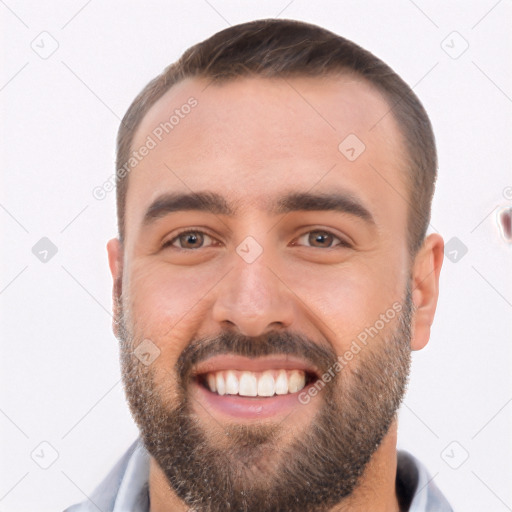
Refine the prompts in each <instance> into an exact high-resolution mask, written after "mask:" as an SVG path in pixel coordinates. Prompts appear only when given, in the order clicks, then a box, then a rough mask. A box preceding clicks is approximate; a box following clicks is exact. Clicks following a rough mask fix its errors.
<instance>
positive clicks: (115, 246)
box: [107, 238, 123, 337]
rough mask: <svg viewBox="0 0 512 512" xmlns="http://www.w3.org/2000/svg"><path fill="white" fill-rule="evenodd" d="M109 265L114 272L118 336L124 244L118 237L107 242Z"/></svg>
mask: <svg viewBox="0 0 512 512" xmlns="http://www.w3.org/2000/svg"><path fill="white" fill-rule="evenodd" d="M107 253H108V266H109V267H110V273H111V274H112V281H113V283H112V310H113V312H114V317H113V318H112V331H113V332H114V335H115V336H116V337H117V335H118V325H119V320H120V318H121V311H120V307H119V304H120V301H121V292H122V283H123V245H122V243H121V242H120V241H119V239H118V238H112V240H109V241H108V243H107Z"/></svg>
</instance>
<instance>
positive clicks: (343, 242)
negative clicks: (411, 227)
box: [162, 228, 352, 251]
mask: <svg viewBox="0 0 512 512" xmlns="http://www.w3.org/2000/svg"><path fill="white" fill-rule="evenodd" d="M314 232H319V233H322V234H327V235H332V236H333V237H334V238H336V239H337V240H339V242H340V243H339V244H338V245H334V246H332V247H325V248H323V247H311V249H326V250H327V249H335V248H337V247H343V248H351V247H352V245H351V244H350V243H349V242H348V241H346V240H344V239H342V238H340V237H339V236H336V235H335V234H334V233H331V232H330V231H329V230H326V229H311V230H309V231H306V232H305V233H303V234H302V235H299V236H298V237H297V239H300V238H302V237H303V236H305V235H308V234H310V233H314ZM188 233H194V234H197V233H200V234H202V235H206V236H208V237H210V238H212V239H215V237H214V236H212V235H210V234H208V233H207V232H205V231H202V230H200V229H190V228H188V229H184V230H183V231H180V232H179V233H177V234H176V235H175V236H174V237H173V238H172V239H171V240H168V241H167V242H164V243H163V245H162V249H166V248H168V247H172V244H173V243H174V242H175V241H176V240H178V239H179V237H180V236H182V235H185V234H188ZM293 245H295V244H293ZM306 247H308V246H306ZM173 248H174V249H177V250H179V251H197V250H198V249H202V248H203V247H199V248H198V249H185V248H183V247H173Z"/></svg>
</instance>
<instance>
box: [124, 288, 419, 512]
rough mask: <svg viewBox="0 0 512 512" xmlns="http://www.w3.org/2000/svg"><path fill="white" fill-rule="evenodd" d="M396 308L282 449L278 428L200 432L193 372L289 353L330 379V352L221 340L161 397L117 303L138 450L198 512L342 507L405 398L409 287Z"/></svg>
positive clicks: (271, 339)
mask: <svg viewBox="0 0 512 512" xmlns="http://www.w3.org/2000/svg"><path fill="white" fill-rule="evenodd" d="M402 306H403V307H402V310H401V311H400V312H399V313H398V314H397V318H396V323H395V325H394V326H393V327H390V326H388V328H387V331H388V332H386V334H383V333H380V334H379V335H378V336H376V337H375V338H372V339H371V340H369V341H368V343H367V345H365V346H362V347H361V350H360V352H359V353H358V354H356V355H355V356H354V360H353V361H352V362H351V363H350V364H349V365H347V366H346V367H343V368H342V369H341V371H339V372H338V373H337V374H336V375H335V377H334V378H333V379H332V380H331V381H330V382H329V383H327V384H326V385H325V387H323V389H322V390H321V392H320V393H319V394H318V395H317V396H316V397H315V398H314V399H315V400H322V403H321V405H320V407H319V409H318V412H317V413H316V415H315V416H314V418H312V419H311V422H310V424H309V426H308V427H307V428H306V429H304V430H303V431H301V433H300V435H298V436H297V437H296V438H294V440H293V441H291V442H287V443H280V436H281V435H282V434H283V432H284V429H285V428H286V427H285V426H284V425H282V424H279V423H274V424H272V423H270V424H269V423H266V424H260V425H254V424H251V425H247V424H242V423H240V424H235V425H232V426H230V427H225V428H224V433H223V434H221V437H219V434H218V433H217V434H215V435H213V434H212V433H211V432H210V431H208V430H207V429H205V428H204V425H202V423H201V421H200V420H199V418H198V416H197V414H196V413H195V411H194V407H193V405H194V403H193V400H192V399H191V397H190V393H189V385H190V379H189V377H190V373H191V371H192V369H193V367H194V365H196V364H197V363H198V362H200V361H202V360H204V359H207V358H208V357H210V356H213V355H218V354H224V353H230V354H237V355H241V356H246V357H259V356H267V355H271V354H291V355H294V356H297V357H300V358H302V359H304V360H306V361H309V362H311V363H312V364H313V365H314V366H315V367H317V368H321V369H324V370H327V369H328V368H332V367H333V365H334V364H335V362H336V361H337V355H336V353H335V352H334V351H333V350H332V348H331V347H330V346H328V345H321V344H319V343H317V342H313V341H312V340H310V339H308V338H307V337H304V336H302V335H301V334H300V333H291V332H281V331H272V332H270V333H268V334H265V335H263V336H259V337H257V338H251V337H247V336H242V335H240V334H237V333H236V332H234V331H223V332H222V333H220V334H219V335H218V336H215V337H211V338H205V339H199V340H193V341H192V342H191V343H190V344H189V345H188V346H187V348H186V349H185V350H184V351H183V352H182V353H181V355H180V357H179V359H178V361H177V363H176V365H175V368H174V374H173V375H172V376H173V377H174V378H170V379H169V382H171V381H173V382H174V383H175V385H174V387H175V388H176V389H171V387H172V386H170V387H169V388H165V389H162V387H161V385H160V386H157V385H156V383H155V371H156V370H157V368H158V360H157V361H156V362H155V363H153V364H152V365H149V366H145V365H144V364H141V362H140V361H139V360H138V359H137V358H136V357H135V355H134V353H133V350H134V348H136V347H137V345H138V343H140V342H141V341H142V339H143V337H142V336H139V337H136V336H134V334H133V332H132V331H131V330H130V328H129V326H128V325H127V324H128V319H127V318H126V316H125V314H124V313H125V312H124V311H123V307H122V298H120V299H119V303H118V310H119V311H120V312H121V314H120V319H119V331H118V337H119V340H120V342H121V343H120V345H121V347H120V348H121V350H120V360H121V367H122V375H123V382H124V388H125V393H126V397H127V401H128V404H129V406H130V410H131V412H132V415H133V417H134V420H135V422H136V423H137V425H138V427H139V430H140V435H141V439H142V441H143V443H144V446H145V448H146V449H147V451H148V452H149V453H150V454H151V456H152V457H153V458H154V460H155V461H156V462H157V464H158V465H159V467H160V468H161V469H162V471H163V472H164V474H165V476H166V478H167V480H168V483H169V485H170V487H171V488H172V489H173V490H174V492H175V493H176V495H177V496H178V497H179V498H180V499H181V500H182V501H183V502H184V503H185V504H186V505H187V506H188V507H190V508H191V509H192V510H194V511H196V512H227V511H230V512H231V511H232V512H283V511H287V512H293V511H297V512H299V511H300V512H325V511H328V510H329V509H331V508H332V507H333V506H335V505H337V504H340V503H342V501H343V500H344V499H345V498H347V497H348V496H350V495H351V494H352V493H353V491H354V489H356V487H357V485H358V482H359V480H360V477H361V475H362V474H363V472H364V470H365V468H366V466H367V464H368V462H369V460H370V459H371V457H372V455H373V454H374V453H375V451H376V450H377V449H378V447H379V445H380V443H381V441H382V439H383V438H384V436H385V435H386V433H387V432H388V430H389V427H390V425H391V423H392V421H393V419H394V417H395V415H396V412H397V410H398V408H399V406H400V403H401V401H402V399H403V396H404V394H405V391H406V386H407V381H408V376H409V370H410V362H411V355H410V354H411V349H410V338H411V315H412V310H413V303H412V295H411V291H410V287H409V286H408V287H407V291H406V296H405V300H404V302H403V304H402ZM171 373H172V372H171ZM164 381H165V379H164ZM166 398H167V401H166ZM171 403H172V404H174V405H171ZM298 407H300V405H298ZM291 414H292V415H293V412H292V413H291ZM290 419H291V420H292V421H291V422H292V423H293V417H291V418H290ZM288 424H290V423H288Z"/></svg>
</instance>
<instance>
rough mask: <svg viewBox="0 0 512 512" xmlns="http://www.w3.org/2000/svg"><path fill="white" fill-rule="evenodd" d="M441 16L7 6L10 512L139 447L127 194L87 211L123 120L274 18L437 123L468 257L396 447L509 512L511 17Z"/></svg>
mask: <svg viewBox="0 0 512 512" xmlns="http://www.w3.org/2000/svg"><path fill="white" fill-rule="evenodd" d="M446 4H447V3H446V2H442V1H435V2H434V1H424V0H416V2H415V3H413V2H412V1H410V0H396V1H393V2H378V1H350V2H349V1H338V2H334V1H331V2H328V1H316V2H306V1H304V0H294V1H291V2H290V0H283V1H276V0H274V1H272V2H271V1H260V2H251V3H249V2H236V1H234V0H233V1H221V0H208V1H206V0H188V1H186V2H172V3H171V2H168V1H154V2H126V1H121V0H118V1H98V0H92V1H89V2H87V1H86V0H76V1H67V2H64V1H50V0H48V1H46V2H27V1H25V2H23V1H21V0H5V2H4V1H2V2H0V15H1V17H2V29H1V34H2V35H1V36H0V37H2V39H3V41H2V48H3V49H4V52H3V53H4V55H3V63H2V68H1V78H0V105H1V117H0V119H1V123H0V124H1V130H2V133H1V141H2V150H1V151H2V153H1V155H0V161H1V164H2V170H3V173H2V187H1V191H0V205H1V208H0V223H1V226H2V234H3V237H4V238H3V242H2V268H1V274H0V301H1V308H2V309H1V311H2V317H1V322H2V338H1V342H2V357H1V361H0V372H1V373H0V385H1V388H0V432H1V439H2V445H1V453H0V465H1V471H0V512H5V511H9V512H28V511H31V512H32V511H34V510H38V511H39V512H45V511H48V512H49V511H59V510H62V509H64V508H65V507H66V506H68V505H70V504H71V503H74V502H76V501H81V500H83V499H84V498H85V495H86V494H89V493H90V492H91V491H92V489H93V488H94V487H95V486H96V484H97V483H99V481H100V480H101V479H102V478H103V477H104V475H105V474H106V472H107V471H108V470H109V469H110V468H111V467H112V465H113V464H114V462H115V461H116V460H117V459H118V457H119V456H121V454H122V453H123V452H124V451H125V449H126V448H127V447H128V445H129V444H130V443H131V442H132V441H133V440H134V439H135V437H136V436H137V429H136V427H135V426H134V423H133V421H132V419H131V417H130V414H129V411H128V408H127V405H126V403H125V400H124V395H123V391H122V385H121V383H120V373H119V369H118V352H117V342H116V339H115V338H114V336H113V334H112V332H111V316H110V297H111V278H110V274H109V272H108V267H107V253H106V250H105V244H106V242H107V240H108V239H109V238H111V237H113V236H115V234H116V225H115V194H114V192H111V193H110V194H109V195H108V196H107V197H106V198H105V199H104V200H103V201H98V200H96V199H94V198H93V196H92V189H93V188H94V187H95V186H97V185H101V184H102V183H103V181H104V180H106V179H107V178H108V177H109V176H110V175H111V174H112V173H113V172H114V143H115V135H116V132H117V128H118V125H119V120H120V118H121V117H122V115H123V114H124V112H125V111H126V109H127V107H128V105H129V103H130V102H131V101H132V99H133V98H134V96H135V95H136V94H137V93H138V92H139V91H140V89H141V88H142V87H143V86H144V85H145V84H146V83H147V82H148V81H149V80H150V79H151V78H153V77H154V76H155V75H157V74H158V73H159V72H160V71H161V70H162V69H163V68H164V67H165V66H166V65H167V64H169V63H171V62H173V61H174V60H176V59H177V58H178V57H179V56H180V55H181V53H182V52H183V51H184V50H185V49H186V48H188V47H189V46H190V45H192V44H194V43H196V42H198V41H200V40H203V39H205V38H207V37H209V36H210V35H212V34H213V33H215V32H217V31H219V30H221V29H223V28H226V27H227V26H228V25H229V24H231V25H234V24H236V23H240V22H244V21H248V20H252V19H258V18H268V17H276V16H278V17H281V18H295V19H299V20H305V21H309V22H312V23H316V24H319V25H321V26H324V27H325V28H328V29H330V30H332V31H334V32H337V33H338V34H340V35H343V36H345V37H347V38H349V39H352V40H353V41H355V42H357V43H359V44H360V45H362V46H363V47H365V48H367V49H369V50H370V51H372V52H374V53H375V54H376V55H377V56H379V57H380V58H382V59H383V60H384V61H386V62H387V63H388V64H390V65H391V66H392V67H393V68H394V69H395V70H396V71H397V72H398V73H399V74H400V75H401V76H402V77H403V78H404V79H405V80H406V81H407V82H408V83H409V84H410V85H411V86H414V90H415V92H416V93H417V94H418V96H419V97H420V99H421V100H422V102H423V103H424V105H425V107H426V109H427V111H428V113H429V115H430V117H431V119H432V123H433V125H434V129H435V133H436V137H437V141H438V149H439V159H440V170H439V180H438V185H437V192H436V196H435V201H434V206H433V217H432V226H434V228H435V229H436V230H437V231H439V232H440V233H441V234H442V235H443V236H444V238H445V241H448V240H450V239H451V238H452V237H457V238H458V239H459V240H460V241H461V242H462V243H464V245H465V246H466V247H467V249H468V252H467V254H465V255H464V256H463V257H461V258H460V259H459V260H458V261H457V262H455V263H453V262H451V261H450V260H449V259H445V264H444V268H443V271H442V276H441V296H440V301H439V306H438V313H437V317H436V321H435V324H434V329H433V333H432V337H431V341H430V344H429V345H428V346H427V348H426V349H424V350H422V351H421V352H418V353H415V354H414V363H413V371H412V378H411V383H410V388H409V392H408V395H407V397H406V401H405V404H404V406H403V407H402V410H401V423H400V432H399V446H400V447H402V448H405V449H407V450H409V451H410V452H412V453H413V454H415V455H416V456H417V457H418V458H419V459H420V460H422V461H423V462H424V463H425V464H426V466H427V467H428V469H429V471H430V473H431V475H432V476H433V477H434V478H435V482H436V483H437V484H438V485H439V487H440V488H441V489H442V491H443V492H444V494H445V495H446V496H447V497H448V499H449V500H450V502H451V503H452V505H453V506H454V508H455V510H461V511H466V512H467V511H482V510H486V511H493V512H505V511H506V510H512V486H511V485H510V483H511V482H512V446H511V444H512V441H511V437H512V436H511V432H512V417H511V416H512V402H511V400H512V386H511V381H512V377H511V374H512V372H511V359H512V358H511V343H510V342H511V331H512V329H511V318H512V314H511V313H512V286H511V280H510V257H511V251H512V247H511V245H510V244H507V243H506V242H505V241H504V240H503V239H502V238H501V236H500V233H499V230H498V227H497V221H496V218H497V215H496V214H497V211H498V208H502V207H505V206H507V205H508V206H512V197H511V189H510V187H511V186H512V173H511V161H512V159H511V144H510V133H511V124H512V123H511V119H512V116H511V113H512V99H511V98H512V72H511V66H510V62H511V60H510V58H511V53H512V52H511V46H512V45H511V36H510V34H511V27H510V19H511V15H512V7H511V3H510V2H509V1H507V0H504V1H496V0H482V1H478V2H476V1H472V2H468V1H459V2H451V3H450V4H449V5H446ZM43 31H47V32H48V33H49V34H51V37H53V38H54V39H55V40H56V41H57V42H58V45H59V47H58V49H57V50H56V51H55V53H53V54H52V55H51V56H49V57H48V58H47V59H43V58H41V57H40V56H39V55H38V54H37V53H36V52H35V51H34V50H33V49H32V47H31V43H32V46H36V45H39V51H40V52H42V51H43V49H42V48H41V47H42V46H44V48H45V51H48V49H51V45H52V44H56V43H52V41H51V39H50V36H48V35H43V36H39V34H40V33H41V32H43ZM453 31H457V32H458V33H459V34H460V36H461V37H462V38H464V40H466V41H467V43H468V44H469V48H468V49H467V51H465V52H464V53H463V54H462V55H460V57H459V58H456V59H455V58H452V57H453V55H454V54H455V53H457V51H460V50H461V49H463V46H462V45H463V44H465V43H464V41H463V40H462V39H461V38H460V37H459V36H457V35H453V34H452V32H453ZM450 34H451V35H450ZM43 37H44V38H46V39H44V40H43V42H41V40H42V39H41V38H43ZM447 37H448V39H446V38H447ZM33 41H34V42H33ZM443 41H445V43H442V42H443ZM443 45H444V48H443ZM36 47H37V46H36ZM449 47H452V48H451V49H450V48H449ZM445 50H446V51H445ZM447 51H448V52H452V56H450V55H449V54H448V53H447ZM507 187H509V188H507ZM42 237H48V238H49V239H50V240H51V241H52V242H53V243H54V244H55V245H56V246H57V248H58V252H57V254H56V255H55V256H54V257H53V258H51V260H50V261H48V262H47V263H42V262H41V261H39V260H38V259H37V258H36V257H35V256H34V254H33V253H32V247H33V246H34V245H35V244H36V242H38V240H40V239H41V238H42ZM43 441H46V442H47V443H50V445H51V446H52V447H53V449H55V450H56V452H57V453H58V458H57V460H56V461H55V462H54V463H53V464H52V465H51V466H50V467H49V468H48V469H42V468H40V467H39V466H38V465H37V464H36V462H35V461H34V460H33V459H32V458H31V453H32V452H33V451H34V450H36V451H35V452H34V453H35V455H34V459H36V460H38V461H39V462H40V463H42V464H49V463H50V462H51V460H52V459H51V458H52V454H53V452H52V449H51V448H49V447H48V445H42V446H39V445H40V443H41V442H43ZM454 441H456V443H455V444H450V443H452V442H454ZM446 447H448V448H447V449H446V451H444V452H443V450H445V448H446ZM466 452H467V454H468V455H469V458H468V459H467V460H466V461H465V462H463V464H462V465H460V467H459V468H458V469H453V468H452V467H450V465H451V466H457V465H459V464H460V463H461V462H462V461H463V460H464V458H465V456H466ZM442 453H444V454H445V455H444V458H443V456H442V455H441V454H442ZM37 455H39V457H37Z"/></svg>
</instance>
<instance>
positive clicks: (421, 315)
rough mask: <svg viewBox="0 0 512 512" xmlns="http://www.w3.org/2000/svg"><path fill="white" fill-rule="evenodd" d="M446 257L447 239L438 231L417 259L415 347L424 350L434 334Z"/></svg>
mask: <svg viewBox="0 0 512 512" xmlns="http://www.w3.org/2000/svg"><path fill="white" fill-rule="evenodd" d="M443 257H444V241H443V238H442V237H441V236H440V235H438V234H437V233H433V234H431V235H429V236H427V237H426V238H425V241H424V243H423V246H422V247H421V249H420V250H419V251H418V254H417V255H416V258H415V259H414V267H413V276H412V279H413V283H412V286H413V288H412V299H413V302H414V306H415V311H414V318H413V322H412V326H413V328H412V340H411V348H412V350H420V349H422V348H423V347H424V346H425V345H426V344H427V343H428V340H429V338H430V327H431V325H432V323H433V321H434V315H435V312H436V307H437V299H438V297H439V275H440V272H441V266H442V264H443Z"/></svg>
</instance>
